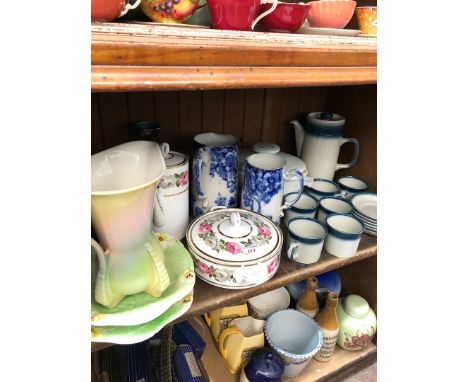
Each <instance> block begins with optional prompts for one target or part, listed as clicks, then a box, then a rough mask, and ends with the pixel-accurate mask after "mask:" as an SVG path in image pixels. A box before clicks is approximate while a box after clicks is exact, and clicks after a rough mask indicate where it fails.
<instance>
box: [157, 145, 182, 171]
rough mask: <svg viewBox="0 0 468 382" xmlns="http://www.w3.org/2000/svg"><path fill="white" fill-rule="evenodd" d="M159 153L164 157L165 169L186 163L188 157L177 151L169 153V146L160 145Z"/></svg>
mask: <svg viewBox="0 0 468 382" xmlns="http://www.w3.org/2000/svg"><path fill="white" fill-rule="evenodd" d="M160 148H161V152H162V154H163V157H164V162H165V163H166V168H169V167H174V166H180V165H181V164H183V163H184V162H187V161H188V156H187V155H185V154H182V153H178V152H177V151H169V150H170V148H169V144H167V143H161V145H160Z"/></svg>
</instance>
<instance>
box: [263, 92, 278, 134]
mask: <svg viewBox="0 0 468 382" xmlns="http://www.w3.org/2000/svg"><path fill="white" fill-rule="evenodd" d="M282 101H283V89H267V90H266V91H265V103H264V105H263V123H262V135H261V139H262V142H270V143H276V142H277V138H278V131H279V128H280V119H281V104H282Z"/></svg>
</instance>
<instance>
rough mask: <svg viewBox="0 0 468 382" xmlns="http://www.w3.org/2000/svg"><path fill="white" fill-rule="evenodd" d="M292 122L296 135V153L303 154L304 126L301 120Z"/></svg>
mask: <svg viewBox="0 0 468 382" xmlns="http://www.w3.org/2000/svg"><path fill="white" fill-rule="evenodd" d="M291 124H292V125H293V126H294V134H295V137H296V155H297V156H299V155H301V149H302V142H303V141H304V128H303V127H302V125H301V124H300V123H299V121H296V120H293V121H291Z"/></svg>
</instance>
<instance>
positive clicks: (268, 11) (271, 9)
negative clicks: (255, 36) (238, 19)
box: [252, 0, 278, 30]
mask: <svg viewBox="0 0 468 382" xmlns="http://www.w3.org/2000/svg"><path fill="white" fill-rule="evenodd" d="M271 3H273V5H272V6H271V8H270V9H268V10H267V11H265V12H263V13H262V14H260V15H259V16H258V17H257V18H256V19H255V20H254V21H253V23H252V30H253V29H254V28H255V25H257V23H258V22H259V21H260V20H261V19H263V18H264V17H265V16H268V15H269V14H270V13H273V12H274V10H275V9H276V6H277V5H278V0H273V1H270V0H261V1H260V4H271Z"/></svg>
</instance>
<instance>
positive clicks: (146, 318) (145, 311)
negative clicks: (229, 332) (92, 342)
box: [91, 233, 195, 343]
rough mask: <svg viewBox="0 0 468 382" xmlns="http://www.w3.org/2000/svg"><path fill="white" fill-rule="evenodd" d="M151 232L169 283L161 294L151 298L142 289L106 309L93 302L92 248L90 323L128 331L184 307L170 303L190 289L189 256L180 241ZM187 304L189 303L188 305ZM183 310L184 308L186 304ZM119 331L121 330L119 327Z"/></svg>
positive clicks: (192, 276)
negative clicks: (162, 258)
mask: <svg viewBox="0 0 468 382" xmlns="http://www.w3.org/2000/svg"><path fill="white" fill-rule="evenodd" d="M155 235H156V237H157V238H158V239H159V241H160V243H161V246H162V247H163V250H164V264H165V266H166V269H167V272H168V274H169V277H170V280H171V284H170V285H169V287H168V288H167V289H166V290H165V291H164V293H163V294H162V295H161V297H153V296H151V295H149V294H147V293H146V292H141V293H138V294H135V295H131V296H127V297H125V298H124V299H123V300H122V301H121V302H120V304H119V305H117V306H116V307H114V308H106V307H105V306H103V305H101V304H99V303H97V302H96V300H95V299H94V290H95V283H96V276H97V271H98V263H97V259H96V253H95V252H94V250H91V280H92V284H91V326H93V327H98V326H99V327H101V326H106V327H108V326H112V327H116V326H119V327H122V326H128V327H129V328H128V329H129V331H130V332H131V328H132V327H133V328H134V327H135V325H137V326H141V324H144V323H148V325H150V324H151V325H153V326H154V325H155V321H157V320H159V319H161V318H162V317H163V316H164V314H163V313H165V312H166V311H168V312H169V311H170V312H173V313H172V314H173V315H177V314H179V313H180V310H181V309H182V308H184V309H185V305H187V304H184V306H183V307H182V306H179V307H178V308H176V307H173V305H174V304H176V303H177V302H178V301H181V300H183V299H184V298H185V297H187V295H189V294H191V293H192V291H193V287H194V285H195V273H194V269H193V261H192V258H191V256H190V254H189V252H188V251H187V250H186V249H185V247H184V246H183V244H182V243H181V242H180V241H178V240H176V239H174V238H173V237H172V236H169V235H167V234H162V233H155ZM188 306H190V304H188ZM168 309H169V310H168ZM186 309H188V307H187V308H186ZM180 314H182V313H180ZM180 314H179V315H180ZM164 317H165V318H164V320H166V316H164ZM177 317H178V316H177ZM174 318H175V317H174ZM170 321H171V320H168V321H167V322H170ZM167 322H166V323H167ZM151 325H150V326H151ZM163 325H165V324H163ZM161 327H162V326H161ZM108 330H109V328H106V333H107V332H108ZM114 330H115V329H114ZM119 330H123V328H120V329H119ZM152 331H154V330H152ZM99 342H101V341H99ZM104 342H106V341H104ZM134 342H135V341H134ZM136 342H138V341H136ZM122 343H126V342H122ZM131 343H133V342H131Z"/></svg>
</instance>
